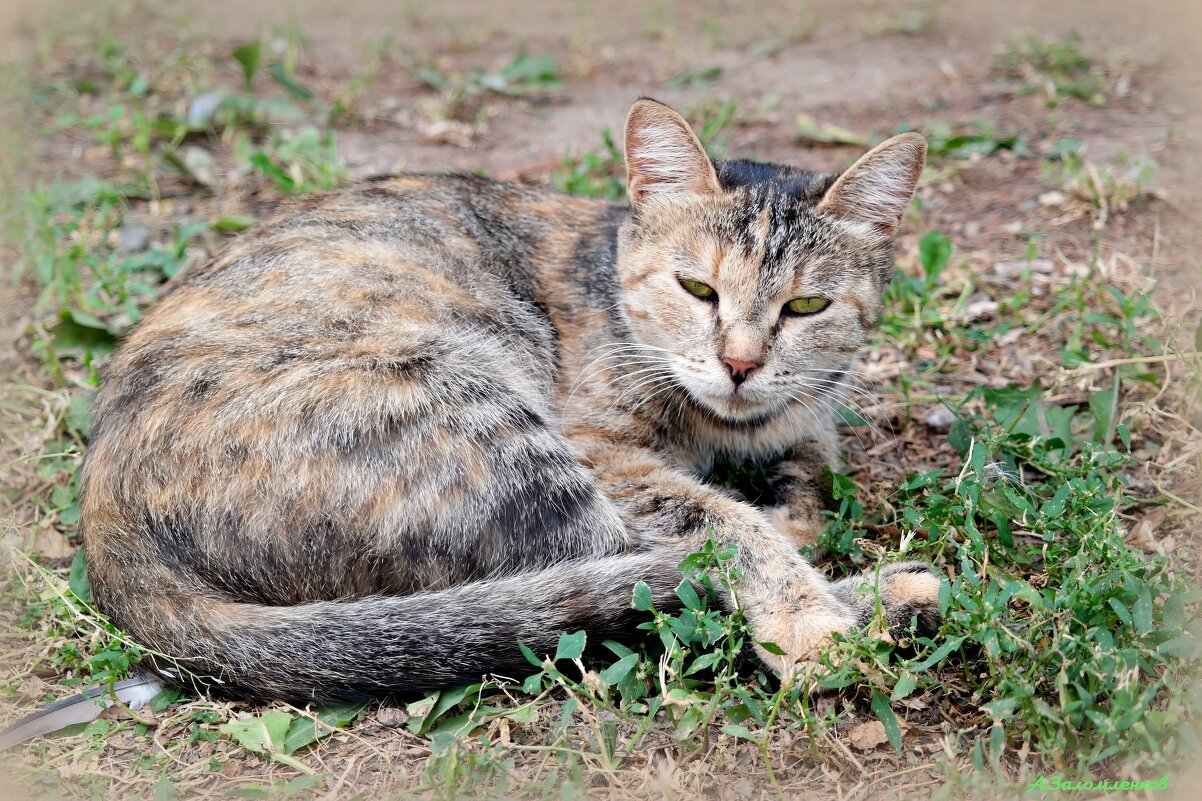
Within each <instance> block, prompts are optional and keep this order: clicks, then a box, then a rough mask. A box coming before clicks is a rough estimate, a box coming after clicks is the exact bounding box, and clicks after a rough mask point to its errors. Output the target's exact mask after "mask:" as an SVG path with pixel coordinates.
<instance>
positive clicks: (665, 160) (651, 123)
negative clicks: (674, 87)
mask: <svg viewBox="0 0 1202 801" xmlns="http://www.w3.org/2000/svg"><path fill="white" fill-rule="evenodd" d="M624 145H625V150H626V194H627V196H628V197H629V198H630V203H631V205H635V206H637V205H638V204H640V203H642V202H643V201H644V200H646V199H648V198H650V197H657V196H664V195H688V194H694V195H697V194H707V193H710V192H717V191H718V190H719V186H718V175H717V173H715V172H714V163H713V162H712V161H710V158H709V156H707V155H706V154H705V148H703V147H702V146H701V142H700V140H698V139H697V135H696V134H694V133H693V129H692V128H690V127H689V124H688V123H687V122H685V119H684V117H682V116H680V115H679V114H677V113H676V112H675V111H673V110H672V109H671V108H669V107H668V106H665V105H664V104H663V103H660V102H658V101H655V100H650V99H648V98H642V99H641V100H639V101H638V102H636V103H635V104H634V105H633V106H631V107H630V113H629V114H628V115H626V136H625V141H624Z"/></svg>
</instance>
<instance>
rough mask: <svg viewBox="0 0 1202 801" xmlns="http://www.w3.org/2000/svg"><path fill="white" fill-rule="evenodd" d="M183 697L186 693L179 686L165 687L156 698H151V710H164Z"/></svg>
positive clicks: (156, 711)
mask: <svg viewBox="0 0 1202 801" xmlns="http://www.w3.org/2000/svg"><path fill="white" fill-rule="evenodd" d="M183 697H184V694H183V693H182V692H180V691H179V690H178V689H177V688H175V687H164V688H163V689H161V690H159V692H158V694H157V695H156V696H155V697H154V698H151V699H150V710H151V711H152V712H155V713H158V712H162V711H164V710H165V709H167V707H169V706H171V705H172V704H174V703H175V702H176V701H178V700H179V699H181V698H183Z"/></svg>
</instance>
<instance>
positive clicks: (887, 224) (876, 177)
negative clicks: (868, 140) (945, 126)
mask: <svg viewBox="0 0 1202 801" xmlns="http://www.w3.org/2000/svg"><path fill="white" fill-rule="evenodd" d="M926 159H927V140H926V139H923V138H922V135H921V134H916V133H904V134H899V135H897V136H895V137H893V138H892V139H887V140H885V141H884V142H881V143H880V144H879V145H877V146H876V147H874V148H873V149H872V150H869V151H868V152H867V153H865V154H864V155H863V156H862V157H861V158H860V160H859V161H857V162H856V163H855V164H853V165H851V167H850V168H849V169H848V170H847V172H845V173H843V174H842V175H840V176H839V178H838V180H836V181H835V183H834V184H833V185H832V186H831V188H830V189H828V190H827V191H826V194H825V195H823V197H822V200H821V201H819V203H818V207H817V210H818V211H819V212H822V213H825V214H831V215H834V216H836V217H843V218H845V219H849V220H857V221H859V222H866V223H869V224H870V225H872V226H874V227H875V228H876V229H877V230H878V231H880V232H881V233H882V234H885V235H886V236H893V234H894V233H895V232H896V231H897V226H898V223H900V222H901V218H902V215H903V214H904V213H905V211H906V206H908V205H909V204H910V198H912V197H914V189H915V187H917V186H918V179H919V177H921V175H922V167H923V165H924V164H925V163H926Z"/></svg>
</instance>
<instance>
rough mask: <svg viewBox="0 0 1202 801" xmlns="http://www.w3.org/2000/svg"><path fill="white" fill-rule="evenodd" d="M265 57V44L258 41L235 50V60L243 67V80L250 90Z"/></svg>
mask: <svg viewBox="0 0 1202 801" xmlns="http://www.w3.org/2000/svg"><path fill="white" fill-rule="evenodd" d="M262 56H263V43H262V42H261V41H259V40H258V39H255V40H254V41H253V42H247V43H246V44H244V45H241V46H239V47H237V48H235V49H234V60H235V61H237V62H238V63H239V64H241V65H242V80H243V82H244V83H245V84H246V87H247V88H248V89H249V88H250V84H251V82H252V81H253V80H254V78H255V72H256V71H257V70H258V69H259V59H260V58H262Z"/></svg>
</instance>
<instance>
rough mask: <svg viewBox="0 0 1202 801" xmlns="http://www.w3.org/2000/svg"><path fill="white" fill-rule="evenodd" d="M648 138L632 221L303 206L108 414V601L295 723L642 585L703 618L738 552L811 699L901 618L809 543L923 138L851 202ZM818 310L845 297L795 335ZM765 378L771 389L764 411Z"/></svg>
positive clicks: (556, 626)
mask: <svg viewBox="0 0 1202 801" xmlns="http://www.w3.org/2000/svg"><path fill="white" fill-rule="evenodd" d="M626 147H627V157H628V161H629V164H630V165H631V167H630V170H631V176H630V177H631V182H630V183H631V190H630V193H631V200H632V206H631V208H630V209H627V208H626V207H619V206H614V205H609V204H606V203H602V202H598V201H594V200H588V199H581V198H573V197H566V196H562V195H558V194H554V193H551V192H547V191H542V190H537V189H530V188H523V187H519V186H514V185H510V184H504V183H497V182H494V181H490V180H487V179H482V178H473V177H463V176H426V175H400V176H395V177H385V178H380V179H374V180H369V181H366V182H364V183H360V184H358V185H356V186H353V187H351V188H348V189H345V190H340V191H336V192H331V193H328V194H324V195H320V196H315V197H312V198H309V199H306V200H303V201H300V202H298V203H297V204H296V205H295V206H294V207H292V208H290V209H288V210H286V211H285V212H283V213H282V214H280V215H279V216H277V217H275V218H274V219H272V220H269V221H267V222H265V223H263V224H261V225H259V226H258V227H257V228H256V229H254V230H252V231H250V232H248V233H247V234H245V235H243V236H241V237H239V238H238V239H237V240H235V241H234V242H233V243H231V245H230V246H229V247H227V248H226V249H225V250H224V251H223V252H222V253H221V254H219V255H218V256H217V257H216V258H214V259H213V260H212V261H211V262H210V263H208V264H207V265H206V266H205V267H203V268H202V269H200V270H199V271H198V272H197V273H196V274H195V275H194V276H192V277H191V278H190V279H189V280H188V281H187V282H186V283H185V284H184V285H183V286H181V287H180V288H179V289H177V290H176V291H175V292H173V293H172V294H171V295H170V296H168V297H167V298H166V299H165V300H164V301H163V302H162V303H161V304H160V305H159V306H158V307H157V308H156V309H154V310H153V311H152V312H151V313H150V314H148V315H147V317H146V319H145V320H144V321H143V322H142V323H141V324H140V325H138V326H137V327H136V329H135V330H134V331H133V333H132V334H131V335H130V336H129V338H128V339H127V340H126V341H125V343H124V344H123V346H122V347H121V349H120V350H119V351H118V353H117V354H116V355H115V356H114V357H113V358H112V360H111V361H110V362H109V363H108V364H107V365H106V368H105V371H104V382H103V384H102V387H101V391H100V393H99V396H98V399H97V403H96V408H95V421H96V425H95V430H94V432H93V438H92V442H91V448H90V453H89V455H88V459H87V462H86V465H85V469H84V476H83V494H82V514H83V527H84V535H85V538H86V543H87V554H88V566H89V571H90V576H91V582H92V587H93V592H94V594H95V597H96V600H97V602H98V603H99V605H100V607H101V608H102V609H103V610H104V611H106V612H107V613H109V614H110V615H111V616H112V618H113V619H114V621H115V622H116V624H117V625H119V626H120V627H122V628H123V629H125V630H127V631H128V632H129V633H130V634H131V635H132V636H133V637H134V638H135V639H136V640H139V641H141V642H143V643H145V644H147V645H149V646H151V647H153V648H154V649H156V650H158V651H161V652H163V653H166V654H170V655H172V656H174V657H176V658H177V659H178V662H179V666H180V667H183V668H185V669H186V670H188V671H191V672H192V673H194V674H196V675H197V676H199V677H201V678H202V679H203V680H204V681H207V682H209V683H211V684H213V685H216V686H220V687H222V688H224V689H225V690H226V691H227V692H229V693H233V694H237V695H241V696H244V697H255V698H269V697H285V698H291V699H303V698H340V697H348V696H366V695H378V694H387V693H396V692H409V691H417V690H425V689H431V688H436V687H441V686H445V685H449V684H454V683H457V682H463V681H469V680H472V679H476V678H478V677H479V676H480V675H481V674H483V673H486V672H490V671H496V672H501V673H506V672H510V673H511V674H512V673H513V672H515V671H516V672H520V671H521V670H522V665H523V664H524V662H523V660H522V658H521V655H520V652H519V651H518V648H517V641H518V640H521V641H523V642H525V643H527V644H528V645H529V646H530V647H532V648H533V649H534V650H535V651H536V652H549V651H551V650H553V648H554V644H555V642H556V640H557V638H558V636H559V634H560V633H561V632H563V631H568V630H575V629H578V628H586V629H588V630H589V631H590V632H592V634H593V636H594V637H595V638H596V637H605V636H615V635H618V634H621V633H623V632H629V630H630V628H631V627H632V621H633V620H634V619H635V617H634V615H633V613H632V612H631V610H630V598H631V589H632V587H633V585H634V583H635V582H636V581H638V580H643V581H646V582H647V583H648V584H649V585H650V586H651V588H652V590H653V593H654V595H655V598H656V601H657V603H658V604H659V605H660V606H661V607H663V608H668V607H671V606H672V605H673V604H674V603H675V600H674V594H673V589H674V587H675V586H676V584H677V583H678V582H679V580H680V574H679V572H678V570H677V565H678V564H679V563H680V561H681V559H682V558H683V557H684V556H686V555H687V554H688V553H689V552H691V551H693V550H696V549H697V547H698V546H700V545H701V544H702V543H704V541H705V540H706V538H707V537H709V536H711V535H714V536H717V537H719V538H723V539H726V540H729V541H732V542H734V543H735V544H737V545H738V547H739V557H738V560H739V567H740V570H741V573H742V580H741V582H740V583H739V585H738V587H737V588H736V597H737V602H738V603H739V604H740V605H741V606H742V607H744V608H745V610H746V613H747V616H748V618H749V620H750V621H751V623H752V625H753V626H754V627H755V629H756V632H757V636H758V638H759V639H761V640H765V641H771V642H775V643H777V644H778V645H779V646H780V647H782V648H783V649H784V650H785V651H786V652H787V656H786V657H777V656H773V655H772V654H770V653H768V652H767V651H763V650H761V651H760V656H761V657H762V658H763V659H764V660H765V661H767V662H768V663H769V664H771V665H772V666H773V667H774V668H775V669H776V670H778V671H779V672H781V673H782V674H785V675H788V674H790V673H791V671H792V670H793V667H794V663H795V662H797V661H799V660H800V661H805V660H808V659H812V658H813V657H814V656H815V654H816V651H817V650H818V649H819V648H820V647H821V646H822V645H823V644H824V643H825V642H826V641H827V640H828V637H829V635H830V633H831V632H834V631H846V630H848V629H850V628H852V627H854V626H857V625H863V624H864V623H866V622H867V620H868V619H869V618H870V617H871V615H872V613H873V610H874V608H875V602H876V596H875V594H874V593H871V592H869V593H864V592H858V591H857V589H858V588H860V585H862V584H864V583H865V582H866V581H867V582H872V581H874V580H875V579H874V578H873V577H857V578H856V579H854V580H850V581H845V582H841V583H834V584H832V583H830V582H828V581H827V580H825V579H824V578H823V577H822V576H821V575H820V574H819V573H818V572H817V571H816V570H815V569H814V568H813V567H811V566H810V565H809V564H808V563H807V562H806V561H805V560H804V559H803V558H802V557H801V556H799V555H798V553H797V550H796V548H797V546H798V545H800V544H803V543H807V542H811V541H812V540H813V538H814V536H815V535H816V533H817V531H818V530H819V529H820V528H821V517H820V508H821V499H820V493H819V490H818V483H819V482H818V479H819V476H820V472H821V467H822V465H823V464H824V463H837V460H838V453H837V447H836V436H835V431H834V424H833V422H832V414H831V409H830V407H829V404H828V403H825V402H824V401H822V399H821V395H820V393H821V390H822V388H823V382H832V381H838V380H839V377H840V376H841V372H840V371H841V370H843V369H844V368H845V367H846V365H847V363H848V360H849V359H850V358H851V356H852V355H853V353H854V352H855V351H856V349H857V348H858V347H859V346H860V345H861V343H862V342H863V341H864V338H865V336H866V334H867V333H868V331H869V330H870V328H871V326H872V325H873V323H874V322H875V319H876V315H877V309H878V307H879V302H880V297H881V293H882V291H883V289H884V287H885V285H886V283H887V282H888V279H889V275H890V270H891V237H892V234H893V230H894V227H895V226H896V223H897V218H898V217H899V216H900V214H901V211H902V209H904V207H905V204H906V203H907V202H908V200H909V197H910V193H911V192H912V191H913V184H914V181H916V180H917V172H916V170H919V169H921V163H922V153H923V146H922V142H921V139H920V138H918V137H916V136H913V135H910V136H906V137H900V138H897V139H895V140H891V142H890V143H886V144H885V145H882V146H881V148H878V149H877V150H876V151H874V152H873V154H870V156H868V157H866V159H865V161H862V162H861V164H860V165H857V167H855V168H853V169H852V170H851V171H850V172H849V173H847V174H845V176H844V177H843V178H842V179H840V183H839V184H835V176H829V175H815V174H811V173H806V172H802V171H798V170H793V169H790V168H787V167H775V166H771V165H762V164H753V163H749V162H717V163H716V164H715V163H712V162H710V160H709V159H708V158H707V157H706V156H705V155H704V153H703V152H702V151H701V149H700V145H699V144H697V142H696V138H695V137H694V136H693V134H692V132H691V131H689V129H688V126H687V125H686V124H685V123H684V121H683V120H682V119H681V118H680V117H679V116H678V115H676V114H675V112H672V111H671V110H670V109H668V108H667V107H665V106H662V105H660V104H657V103H654V102H653V101H640V102H639V103H637V104H636V105H635V107H634V108H633V109H632V111H631V115H630V118H629V121H628V127H627V137H626ZM865 165H866V166H865ZM880 165H884V169H882V168H880ZM884 173H889V174H888V175H885V174H884ZM899 176H900V177H899ZM833 184H834V185H835V187H836V189H835V190H833V189H832V188H831V187H832V185H833ZM841 185H845V186H846V187H847V189H846V191H844V192H842V193H836V190H837V189H838V188H839V187H840V186H841ZM858 203H866V204H867V206H866V207H865V208H866V209H868V212H867V213H864V214H861V213H859V212H858V211H857V204H858ZM882 210H883V211H882ZM681 277H689V278H693V279H695V280H699V281H702V282H704V283H706V284H708V285H710V286H712V287H714V288H715V289H716V290H717V293H718V297H719V300H718V302H710V301H706V300H702V299H699V298H697V297H694V296H693V295H691V294H689V293H688V292H686V291H685V290H683V289H682V288H681V285H680V284H679V279H680V278H681ZM803 295H823V296H825V297H828V298H830V299H831V300H832V301H833V302H832V304H831V306H830V307H829V308H828V309H827V310H825V311H823V312H822V313H820V314H816V315H812V316H809V317H786V316H782V314H781V305H782V304H783V303H785V302H787V301H788V300H789V299H791V298H793V297H797V296H803ZM732 355H733V356H737V357H738V358H740V359H746V360H750V361H753V362H755V363H756V364H758V365H759V366H758V367H757V369H756V370H755V371H754V372H753V373H752V374H751V375H750V377H749V378H747V380H746V381H745V382H744V383H742V384H741V385H735V384H733V382H732V380H731V378H730V376H729V375H728V373H727V372H726V368H724V367H723V364H722V362H721V359H722V358H723V357H731V356H732ZM718 456H721V457H724V458H732V459H736V460H753V461H756V462H759V463H762V464H764V465H765V466H766V467H767V468H768V472H769V475H770V477H771V479H772V483H773V493H774V496H775V498H774V500H773V503H772V505H771V506H770V507H769V508H759V507H756V506H754V505H752V504H751V503H749V502H747V501H746V500H744V499H741V498H740V497H738V496H737V495H735V494H734V493H733V492H731V491H729V490H726V489H723V488H720V487H717V486H711V485H709V484H707V483H705V481H704V478H705V476H706V474H707V473H708V471H709V470H710V468H711V466H712V464H713V463H714V460H715V458H716V457H718ZM937 587H938V581H937V579H935V578H934V576H933V575H932V574H931V573H930V572H929V570H928V569H927V568H926V567H924V566H922V565H916V564H913V563H906V564H902V565H896V566H891V567H888V568H886V569H885V570H884V571H883V572H882V574H881V581H880V587H879V590H880V593H879V594H880V598H881V601H882V604H883V607H884V609H885V611H886V613H887V614H888V615H889V619H890V621H892V622H893V623H894V624H895V625H897V626H902V625H905V624H906V623H908V622H909V620H910V619H911V617H912V616H914V615H917V616H918V617H919V618H920V621H921V622H924V623H926V624H929V623H931V622H932V620H933V616H934V612H933V609H934V605H935V595H936V590H937ZM724 602H725V603H726V604H728V605H730V604H733V603H734V602H735V600H734V599H732V598H726V599H724ZM159 667H160V669H162V670H163V672H164V675H165V676H166V677H167V678H168V679H171V680H174V681H184V680H185V679H184V677H183V676H181V674H180V673H179V672H178V671H177V670H176V669H175V668H172V667H170V666H169V665H167V664H166V663H163V664H161V665H160V666H159Z"/></svg>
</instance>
